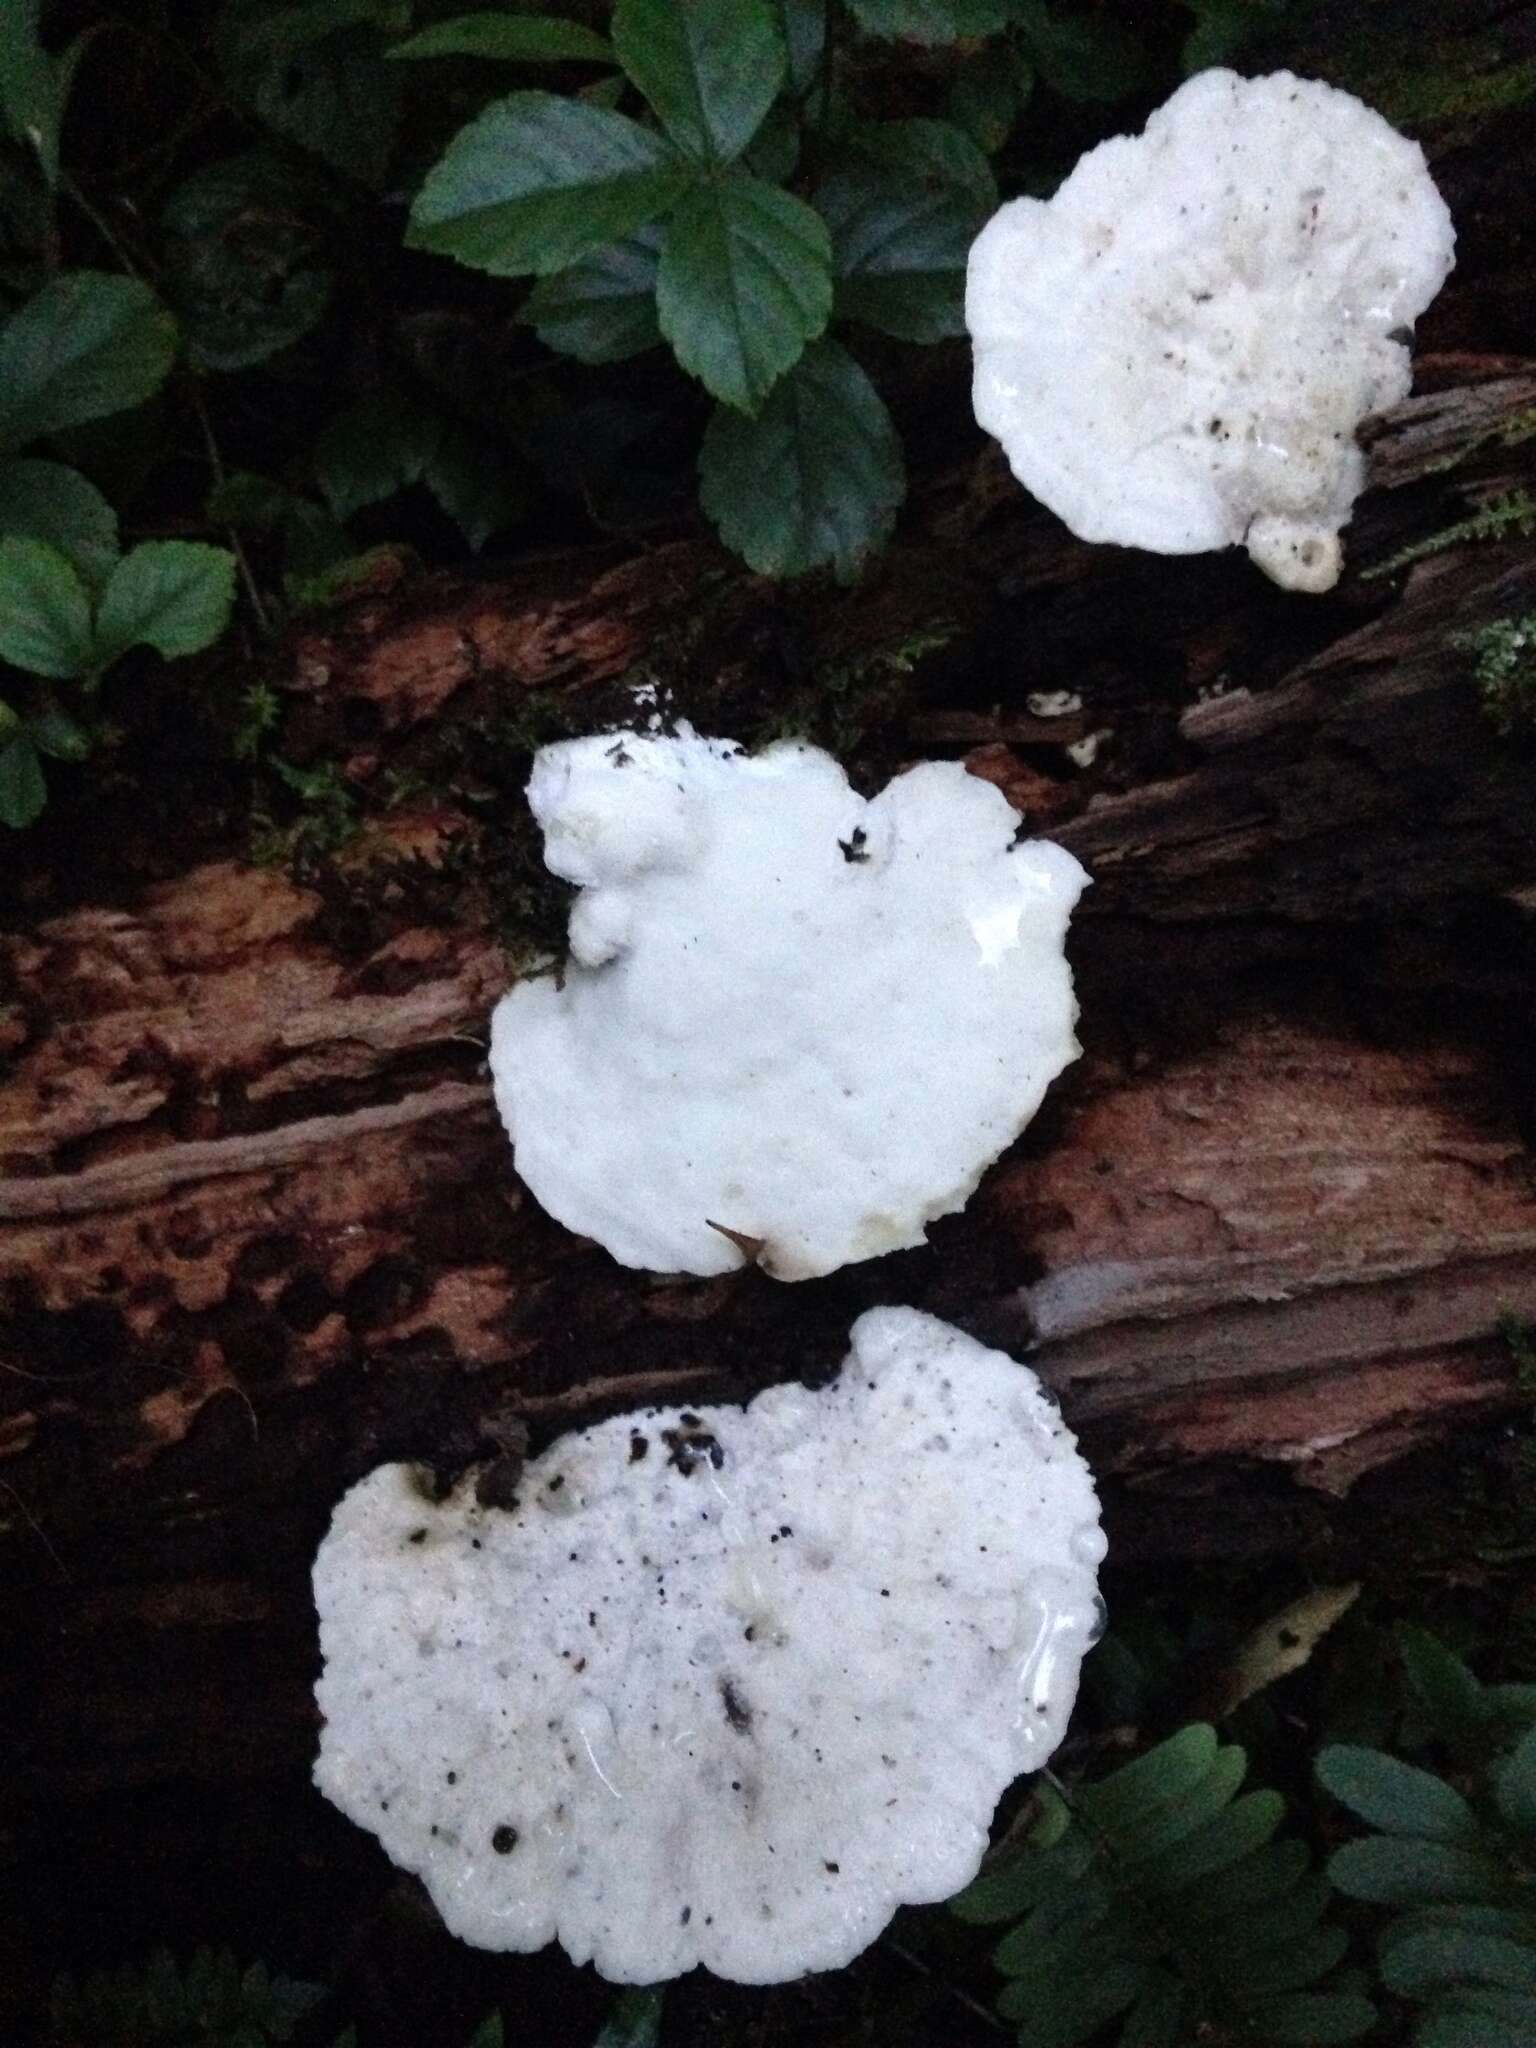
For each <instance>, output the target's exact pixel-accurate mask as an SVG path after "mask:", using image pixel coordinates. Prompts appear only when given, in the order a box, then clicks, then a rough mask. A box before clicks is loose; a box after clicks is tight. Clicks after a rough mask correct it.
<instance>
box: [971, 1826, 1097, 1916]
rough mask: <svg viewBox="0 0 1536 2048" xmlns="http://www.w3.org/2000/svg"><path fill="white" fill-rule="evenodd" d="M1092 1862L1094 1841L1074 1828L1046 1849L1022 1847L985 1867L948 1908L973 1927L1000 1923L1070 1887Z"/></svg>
mask: <svg viewBox="0 0 1536 2048" xmlns="http://www.w3.org/2000/svg"><path fill="white" fill-rule="evenodd" d="M1092 1861H1093V1844H1092V1843H1091V1842H1090V1841H1089V1840H1088V1837H1087V1836H1086V1835H1085V1834H1083V1833H1082V1832H1081V1831H1080V1830H1078V1831H1074V1832H1073V1833H1071V1834H1068V1835H1066V1836H1064V1837H1062V1839H1061V1840H1060V1841H1059V1842H1056V1843H1054V1844H1052V1845H1051V1847H1049V1848H1047V1849H1043V1850H1035V1849H1025V1850H1024V1851H1023V1853H1022V1854H1020V1855H1018V1856H1015V1857H1013V1858H1012V1859H1011V1860H1010V1861H1009V1862H1007V1863H1004V1864H1002V1865H1000V1866H999V1868H997V1869H996V1870H984V1871H983V1872H982V1874H981V1876H980V1877H978V1878H976V1879H974V1880H973V1881H972V1882H971V1883H970V1884H968V1885H967V1886H966V1888H965V1890H964V1891H963V1892H957V1893H956V1895H955V1897H954V1898H952V1899H951V1900H950V1902H949V1910H950V1912H951V1913H953V1914H954V1916H955V1918H956V1919H957V1920H964V1921H966V1922H967V1923H968V1924H969V1925H970V1926H973V1927H997V1926H1001V1924H1002V1923H1003V1921H1005V1920H1016V1919H1017V1918H1018V1916H1019V1915H1020V1914H1021V1913H1023V1912H1026V1911H1027V1910H1028V1909H1029V1907H1031V1906H1035V1905H1038V1904H1039V1903H1040V1901H1041V1900H1042V1899H1045V1898H1049V1897H1050V1896H1051V1894H1052V1893H1053V1892H1055V1891H1058V1890H1061V1889H1064V1888H1065V1887H1067V1886H1070V1885H1071V1884H1072V1883H1073V1882H1074V1881H1075V1880H1076V1879H1077V1878H1079V1877H1081V1876H1082V1874H1083V1872H1084V1871H1085V1870H1086V1869H1087V1868H1088V1866H1089V1864H1090V1863H1092Z"/></svg>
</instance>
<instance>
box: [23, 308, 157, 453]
mask: <svg viewBox="0 0 1536 2048" xmlns="http://www.w3.org/2000/svg"><path fill="white" fill-rule="evenodd" d="M175 357H176V322H175V321H174V320H173V319H172V317H171V315H170V314H169V313H168V312H167V311H166V309H165V307H164V306H162V305H161V304H160V302H159V300H158V299H157V298H156V297H155V295H154V293H153V292H152V291H151V290H150V289H149V287H148V285H144V284H140V283H139V282H138V281H137V279H135V278H131V277H112V276H109V275H107V273H105V272H104V271H96V270H67V271H65V272H64V273H63V275H62V276H60V277H56V278H54V279H53V280H52V282H51V283H49V284H45V285H44V286H43V288H42V290H41V291H40V292H38V293H37V294H36V295H35V296H34V297H33V298H30V299H28V301H27V303H26V304H25V305H24V306H22V307H21V308H20V309H19V310H18V311H16V312H15V313H13V314H12V315H11V317H10V319H9V320H7V321H6V323H5V325H4V327H0V449H11V448H20V447H23V446H25V444H26V443H27V442H29V441H37V440H41V439H42V437H43V436H44V435H45V434H56V433H58V432H60V431H61V430H62V429H63V428H65V427H73V426H78V425H80V424H81V423H82V422H83V421H85V420H95V419H101V418H104V417H105V416H106V415H108V414H110V413H117V412H124V411H126V410H127V408H128V407H129V406H133V405H138V404H140V403H142V401H143V400H144V399H146V398H148V397H149V396H150V395H151V393H152V392H155V391H158V390H159V388H160V386H161V385H162V384H163V383H164V382H165V379H166V376H167V374H168V373H169V371H170V367H171V364H172V363H173V362H174V361H175Z"/></svg>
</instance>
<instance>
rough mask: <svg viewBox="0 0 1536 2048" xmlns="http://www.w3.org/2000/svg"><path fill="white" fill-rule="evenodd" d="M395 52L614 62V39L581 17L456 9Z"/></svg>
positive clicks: (522, 60)
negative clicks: (450, 16)
mask: <svg viewBox="0 0 1536 2048" xmlns="http://www.w3.org/2000/svg"><path fill="white" fill-rule="evenodd" d="M387 54H388V55H389V56H390V57H407V58H419V57H488V58H492V59H494V60H497V61H499V62H502V63H507V64H563V63H583V64H610V63H612V61H613V45H612V44H611V43H610V42H608V41H607V39H606V38H605V37H603V36H600V35H598V34H597V32H596V30H595V29H590V28H587V27H585V26H584V25H583V24H582V23H581V22H579V21H558V20H555V19H553V18H552V17H551V16H549V15H544V14H456V15H454V17H453V19H452V20H451V21H435V22H433V23H432V24H431V26H430V27H428V28H424V29H420V30H418V32H417V33H416V34H415V35H413V36H407V37H406V39H405V41H404V42H403V43H395V44H393V45H392V46H391V48H390V49H389V51H388V52H387Z"/></svg>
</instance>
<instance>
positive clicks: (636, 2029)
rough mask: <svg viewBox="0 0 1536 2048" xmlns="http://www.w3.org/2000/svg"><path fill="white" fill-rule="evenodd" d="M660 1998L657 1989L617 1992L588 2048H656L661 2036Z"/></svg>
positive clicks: (661, 1994) (648, 1988) (660, 1993)
mask: <svg viewBox="0 0 1536 2048" xmlns="http://www.w3.org/2000/svg"><path fill="white" fill-rule="evenodd" d="M662 1997H663V1993H662V1989H661V1987H660V1986H659V1985H647V1986H646V1987H645V1988H644V1989H642V1990H638V1991H621V1992H620V1993H619V1995H618V1997H617V1998H615V2000H614V2001H613V2004H612V2005H611V2006H610V2007H609V2008H608V2017H607V2018H606V2019H605V2020H604V2022H603V2025H602V2030H601V2032H600V2033H599V2034H598V2036H597V2039H596V2040H595V2041H594V2042H593V2044H592V2048H656V2043H657V2041H658V2039H659V2038H660V2034H661V2007H662Z"/></svg>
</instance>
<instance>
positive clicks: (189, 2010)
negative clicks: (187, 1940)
mask: <svg viewBox="0 0 1536 2048" xmlns="http://www.w3.org/2000/svg"><path fill="white" fill-rule="evenodd" d="M325 1996H326V1992H325V1987H324V1986H323V1985H320V1984H303V1983H300V1982H298V1981H297V1980H296V1979H294V1978H292V1977H279V1976H274V1975H273V1974H272V1972H271V1971H269V1970H268V1969H267V1967H266V1965H265V1964H264V1963H252V1964H250V1965H249V1966H248V1967H247V1968H245V1969H242V1968H241V1966H240V1964H239V1963H238V1962H237V1961H236V1959H235V1956H234V1953H233V1951H232V1950H230V1949H227V1948H221V1949H212V1948H200V1949H198V1950H197V1952H196V1953H195V1954H194V1955H193V1957H192V1959H191V1961H190V1962H189V1963H188V1964H187V1965H186V1967H185V1969H183V1968H181V1967H180V1966H179V1965H178V1964H177V1962H176V1959H175V1958H174V1956H172V1954H171V1953H170V1951H169V1949H157V1950H156V1951H155V1953H154V1954H153V1955H152V1956H151V1957H150V1958H149V1961H148V1962H147V1963H144V1964H139V1965H136V1966H135V1965H128V1966H125V1967H124V1968H122V1969H118V1970H98V1971H95V1972H93V1973H92V1974H91V1975H90V1976H88V1977H84V1978H78V1979H77V1978H74V1977H60V1978H58V1979H57V1980H56V1981H55V1983H54V1986H53V1994H52V1998H51V2000H50V2004H49V2019H50V2025H51V2032H52V2038H53V2041H54V2042H55V2043H56V2044H58V2048H77V2044H78V2048H144V2044H147V2043H155V2044H159V2043H165V2044H167V2048H183V2044H187V2048H266V2044H267V2043H269V2042H283V2041H289V2040H291V2039H292V2038H293V2032H294V2029H295V2027H296V2026H297V2025H298V2023H299V2021H300V2020H302V2019H303V2018H304V2016H305V2014H306V2013H308V2012H310V2011H311V2010H312V2009H313V2008H314V2007H315V2006H316V2005H318V2004H319V2002H320V2001H321V1999H323V1998H324V1997H325Z"/></svg>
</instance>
